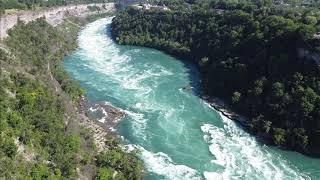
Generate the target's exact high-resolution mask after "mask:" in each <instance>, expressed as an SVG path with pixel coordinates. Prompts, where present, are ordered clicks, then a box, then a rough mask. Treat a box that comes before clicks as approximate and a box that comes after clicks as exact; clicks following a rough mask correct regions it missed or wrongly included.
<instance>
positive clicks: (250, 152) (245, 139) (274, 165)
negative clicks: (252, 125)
mask: <svg viewBox="0 0 320 180" xmlns="http://www.w3.org/2000/svg"><path fill="white" fill-rule="evenodd" d="M219 114H220V116H221V119H222V121H223V123H224V126H223V127H221V128H220V127H216V126H214V125H211V124H204V125H202V126H201V130H202V131H203V132H204V139H205V140H206V141H207V142H208V143H209V144H210V145H209V150H210V152H211V153H212V154H213V155H214V157H215V159H213V160H212V162H213V163H215V164H217V165H220V166H222V167H223V170H217V172H204V173H203V175H204V176H205V177H206V179H238V178H242V179H243V178H244V179H270V180H273V179H310V178H308V176H307V175H306V174H303V173H301V172H299V170H298V169H296V168H294V167H292V166H290V165H289V164H287V163H286V161H285V160H284V159H283V158H281V156H280V155H278V154H275V153H274V152H273V154H270V153H269V152H268V150H267V148H266V147H263V146H262V147H261V145H259V144H258V143H257V141H256V140H255V139H254V138H253V137H251V136H250V135H249V134H248V133H246V132H244V131H243V130H242V129H240V128H239V127H237V125H236V124H235V122H234V121H232V120H230V119H228V118H227V117H226V116H223V114H222V113H220V112H219Z"/></svg>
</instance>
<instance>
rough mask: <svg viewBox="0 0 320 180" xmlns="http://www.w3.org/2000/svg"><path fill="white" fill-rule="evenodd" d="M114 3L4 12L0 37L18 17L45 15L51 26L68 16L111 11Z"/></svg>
mask: <svg viewBox="0 0 320 180" xmlns="http://www.w3.org/2000/svg"><path fill="white" fill-rule="evenodd" d="M114 6H115V4H114V3H100V4H81V5H70V6H62V7H55V8H49V9H43V10H40V11H30V10H29V11H18V12H16V13H13V14H5V15H3V16H2V17H1V18H0V39H3V38H5V37H7V36H8V34H7V31H8V30H9V29H11V28H12V27H13V26H14V25H16V24H17V22H18V19H20V20H22V21H23V22H30V21H33V20H35V19H38V18H40V17H45V18H46V20H47V22H48V23H49V24H51V25H52V26H57V25H58V24H61V23H62V22H63V20H64V19H65V18H67V17H70V16H76V17H81V16H82V17H85V16H88V15H91V14H98V13H106V12H112V11H114V10H115V7H114ZM90 7H98V8H99V11H92V10H90Z"/></svg>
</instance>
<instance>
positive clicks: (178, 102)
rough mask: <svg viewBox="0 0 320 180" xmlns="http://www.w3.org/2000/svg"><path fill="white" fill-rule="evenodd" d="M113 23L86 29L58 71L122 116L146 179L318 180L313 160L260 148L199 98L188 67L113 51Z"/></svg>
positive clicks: (146, 52)
mask: <svg viewBox="0 0 320 180" xmlns="http://www.w3.org/2000/svg"><path fill="white" fill-rule="evenodd" d="M111 20H112V18H103V19H100V20H97V21H95V22H93V23H90V24H88V25H87V26H86V27H84V29H83V30H82V31H81V32H80V34H79V39H78V43H79V48H78V49H77V50H76V51H75V52H74V53H72V54H71V55H70V56H68V57H66V59H65V62H64V63H65V64H64V66H65V69H66V71H67V72H68V73H69V74H70V75H71V76H72V77H73V78H75V79H76V80H78V81H79V82H80V84H81V86H82V87H83V88H84V89H85V90H87V96H88V98H89V100H91V101H99V102H101V101H103V102H105V103H107V104H111V105H113V106H115V107H118V108H120V109H122V110H123V111H125V112H126V114H127V117H126V118H125V119H124V120H123V121H122V122H121V123H120V125H119V126H118V127H117V129H116V131H117V132H118V133H119V134H120V135H121V136H122V137H123V140H124V143H125V144H127V146H128V147H132V148H139V149H140V150H141V152H142V153H141V158H142V159H143V161H144V162H145V165H146V168H147V171H148V172H147V174H146V177H145V178H146V179H257V180H263V179H272V180H276V179H285V180H287V179H320V160H319V159H313V158H309V157H306V156H303V155H301V154H299V153H295V152H288V151H283V150H280V149H278V148H276V147H269V146H266V145H262V144H259V143H258V142H257V141H256V140H255V138H254V137H252V136H250V135H249V134H248V133H246V132H245V131H243V130H242V129H241V127H238V126H237V125H236V124H235V123H234V122H233V121H231V120H230V119H228V118H226V117H224V116H222V115H221V114H219V113H218V112H217V111H215V110H214V109H212V108H211V107H210V106H209V105H208V104H207V103H206V102H204V101H203V100H201V99H200V98H199V97H197V96H196V95H195V94H196V92H195V91H196V90H197V89H198V79H199V77H198V73H197V70H196V69H195V68H194V67H193V66H192V65H191V64H188V63H185V62H183V61H179V60H176V59H175V58H173V57H171V56H169V55H166V54H165V53H162V52H160V51H157V50H153V49H148V48H142V47H134V46H120V45H117V44H115V42H114V41H113V40H112V39H111V37H110V28H111ZM190 84H191V85H192V86H193V87H195V90H194V92H191V91H188V90H183V89H182V88H183V87H186V86H188V85H190Z"/></svg>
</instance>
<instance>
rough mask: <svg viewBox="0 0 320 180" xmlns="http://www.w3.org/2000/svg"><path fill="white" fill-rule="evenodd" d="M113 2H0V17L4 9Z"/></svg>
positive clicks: (56, 0) (27, 0) (13, 0)
mask: <svg viewBox="0 0 320 180" xmlns="http://www.w3.org/2000/svg"><path fill="white" fill-rule="evenodd" d="M113 1H114V0H33V1H31V0H0V15H1V12H2V13H3V12H4V10H5V9H35V8H38V7H54V6H66V5H76V4H90V3H107V2H113Z"/></svg>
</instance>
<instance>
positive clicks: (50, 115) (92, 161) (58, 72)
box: [0, 18, 143, 179]
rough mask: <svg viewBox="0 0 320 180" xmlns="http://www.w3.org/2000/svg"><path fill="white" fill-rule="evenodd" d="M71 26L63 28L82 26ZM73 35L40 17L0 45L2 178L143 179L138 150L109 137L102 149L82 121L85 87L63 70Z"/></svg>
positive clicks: (71, 46) (12, 33) (17, 29)
mask: <svg viewBox="0 0 320 180" xmlns="http://www.w3.org/2000/svg"><path fill="white" fill-rule="evenodd" d="M70 24H72V25H73V27H71V26H68V27H67V26H65V27H60V29H64V30H66V29H68V30H70V29H72V28H73V30H74V31H77V30H76V29H75V28H78V30H79V29H80V28H79V27H78V26H75V25H74V24H73V23H70ZM75 37H76V33H75V34H73V35H70V34H68V33H66V31H59V30H58V29H56V28H53V27H52V26H51V25H49V24H48V23H47V22H46V21H45V20H44V19H43V18H41V19H38V20H36V21H33V22H30V23H28V24H24V23H23V22H19V23H18V24H17V25H16V26H15V27H14V28H13V29H11V30H10V31H9V37H8V38H7V39H5V41H4V46H3V45H1V47H0V65H1V66H0V177H1V178H4V179H11V178H13V179H77V178H83V177H86V178H88V179H92V178H96V179H111V178H112V177H115V178H119V179H141V178H142V171H143V165H142V162H141V161H140V160H139V159H138V158H137V156H136V154H135V153H126V152H124V151H123V150H122V149H121V148H120V146H119V145H118V143H117V141H115V140H112V139H111V138H110V140H109V141H108V142H107V143H108V146H109V149H108V150H106V151H103V152H101V153H98V152H97V149H96V147H95V145H94V142H93V139H92V135H91V134H90V132H89V130H88V129H86V128H85V127H82V126H80V124H79V121H80V119H78V118H77V117H78V116H77V114H76V108H75V106H74V104H76V103H75V101H76V99H77V98H78V97H79V96H80V95H82V94H83V90H81V89H80V87H79V86H78V85H77V83H75V82H74V81H73V80H72V79H70V78H69V77H68V76H67V75H66V73H65V72H64V71H63V68H61V67H62V66H61V59H62V58H63V57H64V56H65V55H66V53H68V52H69V51H70V50H72V49H73V48H75V45H76V43H75V39H76V38H75ZM2 47H5V48H2ZM51 74H52V76H51ZM53 77H55V78H53ZM55 79H57V81H58V82H59V84H58V85H57V84H56V81H55ZM60 87H61V88H62V90H63V91H61V90H57V88H58V89H59V88H60ZM69 97H72V99H73V103H72V101H71V100H70V99H71V98H69ZM70 102H71V104H70Z"/></svg>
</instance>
